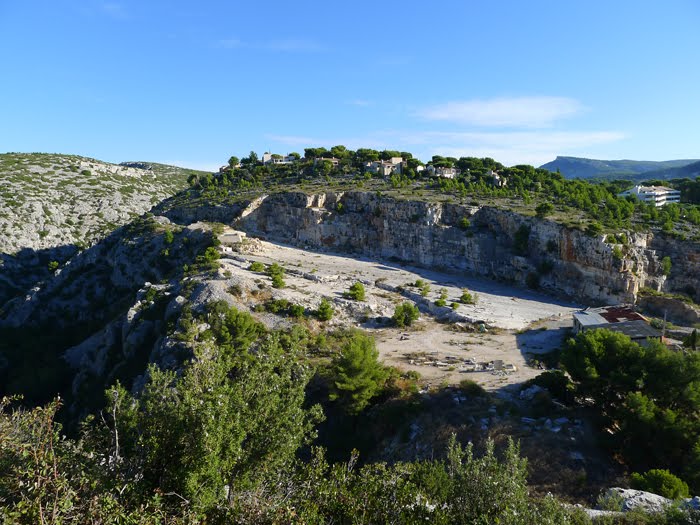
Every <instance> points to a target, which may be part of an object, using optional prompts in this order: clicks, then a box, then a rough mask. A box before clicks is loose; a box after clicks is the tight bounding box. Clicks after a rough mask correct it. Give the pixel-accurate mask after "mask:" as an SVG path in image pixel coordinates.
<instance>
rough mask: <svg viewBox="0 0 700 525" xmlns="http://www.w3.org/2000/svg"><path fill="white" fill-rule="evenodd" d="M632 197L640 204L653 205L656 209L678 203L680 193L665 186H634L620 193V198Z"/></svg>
mask: <svg viewBox="0 0 700 525" xmlns="http://www.w3.org/2000/svg"><path fill="white" fill-rule="evenodd" d="M627 195H634V196H635V197H637V199H639V200H640V201H642V202H651V203H654V205H655V206H656V207H659V206H663V205H664V204H668V203H669V202H680V201H681V192H680V191H679V190H674V189H673V188H667V187H666V186H635V187H634V188H632V189H631V190H627V191H623V192H622V193H620V196H621V197H625V196H627Z"/></svg>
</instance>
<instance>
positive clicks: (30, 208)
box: [0, 153, 191, 254]
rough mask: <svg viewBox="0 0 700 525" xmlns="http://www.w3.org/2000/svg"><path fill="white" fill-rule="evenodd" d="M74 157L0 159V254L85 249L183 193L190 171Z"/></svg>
mask: <svg viewBox="0 0 700 525" xmlns="http://www.w3.org/2000/svg"><path fill="white" fill-rule="evenodd" d="M126 164H127V165H116V164H109V163H106V162H102V161H98V160H95V159H89V158H85V157H78V156H73V155H55V154H42V153H31V154H24V153H7V154H2V155H0V180H2V190H1V191H0V253H8V254H12V253H16V252H17V251H19V250H22V249H30V250H42V249H47V248H53V247H57V246H62V245H71V244H74V245H77V246H85V245H89V244H91V243H92V242H94V241H95V240H96V239H98V238H101V237H104V235H105V234H106V233H109V232H111V231H112V230H114V229H115V228H116V227H117V226H121V225H123V224H125V223H126V222H128V221H129V220H130V219H132V218H134V217H136V216H139V215H141V214H142V213H143V212H145V211H148V210H149V209H150V208H151V206H153V205H154V204H156V203H158V202H160V201H161V200H162V199H164V198H166V197H168V196H170V195H173V194H174V193H176V192H177V191H179V190H181V189H183V188H184V187H185V185H186V184H187V177H188V175H189V174H190V173H191V171H190V170H185V169H182V168H177V167H174V166H165V165H162V164H161V165H159V164H149V163H126Z"/></svg>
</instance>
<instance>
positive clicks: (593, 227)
mask: <svg viewBox="0 0 700 525" xmlns="http://www.w3.org/2000/svg"><path fill="white" fill-rule="evenodd" d="M602 233H603V226H602V225H601V224H600V223H598V222H592V223H590V224H589V225H588V226H586V234H588V235H590V236H591V237H597V236H598V235H600V234H602Z"/></svg>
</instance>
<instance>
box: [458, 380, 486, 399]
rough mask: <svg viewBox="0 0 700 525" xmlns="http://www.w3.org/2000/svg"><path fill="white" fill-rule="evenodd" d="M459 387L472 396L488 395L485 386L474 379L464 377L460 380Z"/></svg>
mask: <svg viewBox="0 0 700 525" xmlns="http://www.w3.org/2000/svg"><path fill="white" fill-rule="evenodd" d="M459 389H460V390H461V391H462V392H464V393H465V394H466V395H468V396H472V397H485V396H486V395H487V394H486V390H484V387H482V386H481V385H480V384H479V383H477V382H476V381H474V380H472V379H462V380H461V381H460V382H459Z"/></svg>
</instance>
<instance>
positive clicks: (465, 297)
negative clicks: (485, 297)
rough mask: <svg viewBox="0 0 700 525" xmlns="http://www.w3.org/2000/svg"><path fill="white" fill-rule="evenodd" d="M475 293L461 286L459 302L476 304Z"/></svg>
mask: <svg viewBox="0 0 700 525" xmlns="http://www.w3.org/2000/svg"><path fill="white" fill-rule="evenodd" d="M476 300H477V295H476V294H475V293H471V292H470V291H469V290H468V289H466V288H462V295H461V296H460V297H459V302H460V303H462V304H476Z"/></svg>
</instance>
